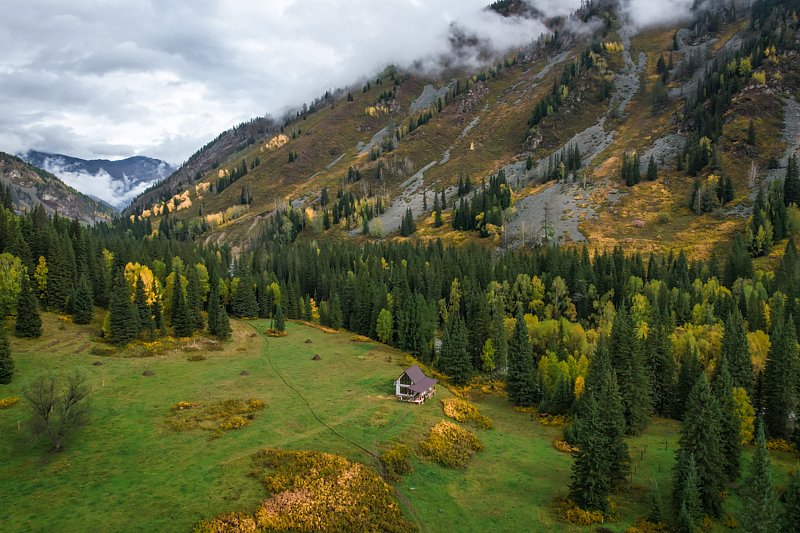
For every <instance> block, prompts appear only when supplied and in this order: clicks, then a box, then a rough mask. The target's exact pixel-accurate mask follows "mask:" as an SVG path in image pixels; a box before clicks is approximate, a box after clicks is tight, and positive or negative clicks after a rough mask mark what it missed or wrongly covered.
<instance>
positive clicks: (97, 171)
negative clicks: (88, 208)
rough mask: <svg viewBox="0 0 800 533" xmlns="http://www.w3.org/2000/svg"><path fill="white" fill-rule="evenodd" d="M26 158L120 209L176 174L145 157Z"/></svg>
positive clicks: (42, 154)
mask: <svg viewBox="0 0 800 533" xmlns="http://www.w3.org/2000/svg"><path fill="white" fill-rule="evenodd" d="M22 158H23V159H24V160H25V161H27V162H28V163H30V164H32V165H34V166H36V167H39V168H42V169H45V170H47V171H48V172H50V173H52V174H54V175H56V176H58V177H59V178H61V179H62V181H65V182H66V183H68V184H70V185H71V186H73V187H75V188H77V189H79V190H81V191H82V192H83V193H85V194H88V195H91V196H94V197H96V198H99V199H100V200H103V201H104V202H106V203H108V204H111V205H113V206H115V207H117V208H123V207H126V206H127V205H128V203H129V202H130V200H131V199H132V198H134V197H136V196H138V195H139V194H141V193H142V192H144V190H146V189H147V188H148V187H150V186H151V185H153V184H154V183H157V182H159V181H161V180H163V179H164V178H166V177H167V176H169V175H170V174H172V173H173V172H174V171H175V168H173V167H172V166H171V165H170V164H169V163H167V162H165V161H162V160H160V159H153V158H150V157H144V156H135V157H129V158H127V159H120V160H117V161H109V160H107V159H91V160H86V159H80V158H77V157H71V156H68V155H63V154H51V153H47V152H37V151H35V150H30V151H28V152H27V153H25V154H24V155H23V156H22Z"/></svg>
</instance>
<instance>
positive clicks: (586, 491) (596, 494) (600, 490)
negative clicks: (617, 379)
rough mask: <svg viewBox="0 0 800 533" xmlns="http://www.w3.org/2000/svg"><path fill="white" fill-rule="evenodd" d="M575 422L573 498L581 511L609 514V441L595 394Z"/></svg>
mask: <svg viewBox="0 0 800 533" xmlns="http://www.w3.org/2000/svg"><path fill="white" fill-rule="evenodd" d="M512 339H513V338H512ZM512 342H513V340H512ZM576 423H577V424H578V428H576V431H577V435H578V449H579V450H580V451H579V452H578V454H577V455H576V457H575V461H574V462H573V463H572V476H571V477H572V482H571V483H570V498H572V499H573V500H575V502H577V503H578V505H579V506H580V507H581V508H582V509H587V510H598V511H607V510H608V496H609V494H610V493H611V479H610V476H609V474H610V470H609V462H608V449H607V444H608V442H607V439H606V436H605V433H604V432H603V430H602V422H601V413H600V408H599V407H598V405H597V401H596V400H595V398H594V395H593V394H589V395H587V397H586V398H585V400H584V401H582V402H581V416H580V418H579V419H578V421H577V422H576Z"/></svg>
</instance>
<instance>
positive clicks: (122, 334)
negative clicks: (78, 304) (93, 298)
mask: <svg viewBox="0 0 800 533" xmlns="http://www.w3.org/2000/svg"><path fill="white" fill-rule="evenodd" d="M130 292H131V291H130V287H129V286H128V281H127V280H126V279H125V274H124V272H123V270H122V268H121V267H120V268H118V269H117V272H116V274H115V275H114V281H113V283H112V286H111V301H110V303H109V309H108V311H109V314H110V322H109V328H110V332H111V340H112V342H114V344H117V345H120V346H122V345H125V344H128V343H129V342H131V341H132V340H133V339H135V338H136V334H137V333H138V331H139V317H138V316H137V312H136V307H135V306H134V305H133V302H131V294H130Z"/></svg>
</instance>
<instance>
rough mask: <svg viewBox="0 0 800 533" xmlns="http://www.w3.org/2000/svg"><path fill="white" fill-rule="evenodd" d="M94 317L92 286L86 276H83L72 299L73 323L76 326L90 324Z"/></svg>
mask: <svg viewBox="0 0 800 533" xmlns="http://www.w3.org/2000/svg"><path fill="white" fill-rule="evenodd" d="M93 315H94V302H93V297H92V285H91V284H90V283H89V278H88V277H87V276H86V274H85V273H84V274H81V277H80V279H79V280H78V285H77V286H76V287H75V292H74V294H73V297H72V321H73V322H75V323H76V324H88V323H90V322H91V321H92V317H93Z"/></svg>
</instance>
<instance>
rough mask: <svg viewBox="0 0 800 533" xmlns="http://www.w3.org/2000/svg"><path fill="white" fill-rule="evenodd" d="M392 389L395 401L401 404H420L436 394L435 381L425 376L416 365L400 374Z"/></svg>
mask: <svg viewBox="0 0 800 533" xmlns="http://www.w3.org/2000/svg"><path fill="white" fill-rule="evenodd" d="M394 387H395V394H396V395H397V399H398V400H400V401H402V402H412V403H417V404H420V403H424V402H425V400H427V399H428V398H430V397H431V396H433V395H434V394H436V380H435V379H433V378H429V377H428V376H426V375H425V373H424V372H423V371H422V370H421V369H420V368H419V367H418V366H417V365H414V366H412V367H411V368H409V369H408V370H406V371H405V372H403V373H402V374H400V377H399V378H397V380H396V381H395V382H394Z"/></svg>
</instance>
